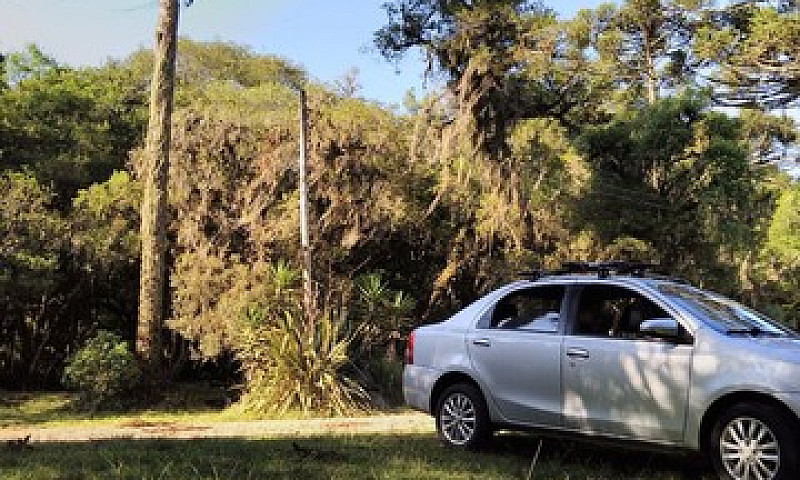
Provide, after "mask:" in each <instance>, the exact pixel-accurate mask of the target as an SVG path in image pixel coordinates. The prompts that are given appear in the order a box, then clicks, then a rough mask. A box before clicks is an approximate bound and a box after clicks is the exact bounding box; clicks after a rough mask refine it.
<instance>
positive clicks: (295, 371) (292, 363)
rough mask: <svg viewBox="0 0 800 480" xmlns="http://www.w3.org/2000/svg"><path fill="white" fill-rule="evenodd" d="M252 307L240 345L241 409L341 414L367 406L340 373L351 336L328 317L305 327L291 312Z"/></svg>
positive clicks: (358, 390)
mask: <svg viewBox="0 0 800 480" xmlns="http://www.w3.org/2000/svg"><path fill="white" fill-rule="evenodd" d="M296 311H298V310H286V309H284V310H279V311H273V312H275V313H269V311H265V310H263V309H259V308H251V309H249V310H248V313H247V315H246V319H245V320H246V321H245V324H246V325H245V327H244V328H243V329H242V337H241V341H240V342H239V348H238V356H239V358H240V359H241V361H242V366H243V368H244V370H245V375H246V381H247V391H246V392H245V395H244V397H243V398H242V406H243V407H244V408H245V409H246V410H250V411H256V412H263V413H283V412H286V411H290V410H300V411H302V412H303V413H309V412H315V413H324V414H344V413H347V412H350V411H353V410H356V409H358V408H359V407H360V406H361V405H363V404H364V403H366V401H367V399H368V395H367V393H366V391H365V390H364V389H363V388H362V387H361V386H360V385H359V384H358V383H357V382H355V381H354V380H352V379H351V378H349V377H347V376H346V375H344V369H345V368H346V367H347V366H348V364H349V359H348V348H349V345H350V343H351V342H352V339H353V337H352V335H343V334H342V332H341V330H340V327H339V323H338V322H337V321H336V320H335V319H334V318H332V317H331V316H330V315H324V316H321V317H320V318H319V319H317V320H316V321H315V322H308V323H305V322H303V321H302V317H301V316H300V315H299V314H297V313H295V312H296Z"/></svg>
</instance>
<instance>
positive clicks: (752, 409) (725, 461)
mask: <svg viewBox="0 0 800 480" xmlns="http://www.w3.org/2000/svg"><path fill="white" fill-rule="evenodd" d="M795 424H796V422H795V421H794V419H793V418H791V417H790V416H789V415H788V414H786V413H784V412H783V411H781V410H780V409H778V408H776V407H774V406H772V405H766V404H758V403H742V404H738V405H735V406H733V407H731V408H730V409H728V411H726V412H725V413H724V414H723V415H722V416H721V417H720V418H719V419H718V420H717V422H716V424H715V425H714V429H713V431H712V434H711V442H709V446H708V450H709V451H708V453H709V455H710V456H711V460H712V462H713V464H714V469H715V470H716V471H717V474H718V475H719V477H720V478H721V479H725V480H790V479H796V478H798V476H797V474H798V468H797V460H796V456H797V453H798V450H797V449H798V446H799V445H800V443H798V436H797V433H796V431H795V429H794V428H793V427H794V425H795Z"/></svg>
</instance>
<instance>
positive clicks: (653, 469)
mask: <svg viewBox="0 0 800 480" xmlns="http://www.w3.org/2000/svg"><path fill="white" fill-rule="evenodd" d="M537 445H538V440H536V439H534V438H532V437H525V436H502V437H500V438H498V439H497V440H496V441H495V442H494V443H493V444H492V445H491V447H490V448H489V449H488V450H487V451H485V452H481V453H473V452H461V451H454V450H450V449H446V448H444V447H442V446H441V445H440V444H439V443H438V442H437V441H436V440H435V439H434V438H432V436H431V435H393V436H388V435H386V436H374V435H361V436H341V437H318V438H296V439H263V440H244V439H204V440H147V441H141V440H139V441H133V440H115V441H102V442H85V443H52V444H34V445H32V446H30V447H29V448H28V447H13V448H12V447H6V448H3V447H2V446H0V478H3V479H23V478H36V479H107V478H116V479H141V478H153V479H165V480H166V479H247V478H252V479H262V478H287V479H294V478H297V479H302V480H317V479H320V480H321V479H347V480H356V479H362V478H402V479H450V478H452V479H466V478H480V479H524V478H526V476H527V473H528V469H529V467H530V462H531V458H532V456H533V452H535V450H536V446H537ZM543 445H544V446H543V448H542V451H541V454H540V456H539V459H538V462H537V464H536V466H535V468H534V469H533V474H532V476H531V478H532V479H559V480H564V479H570V480H577V479H587V480H588V479H593V480H603V479H608V480H611V479H652V480H678V479H681V480H688V479H693V480H695V479H699V478H701V477H703V476H706V477H707V478H710V475H709V473H708V472H706V471H704V470H702V469H698V467H697V465H696V464H695V463H693V462H690V461H688V460H687V459H686V458H685V457H681V456H665V455H657V454H650V453H645V454H639V453H635V452H631V451H629V450H625V451H623V450H616V449H608V448H606V449H601V448H598V447H592V446H588V445H585V444H579V443H573V442H565V441H557V440H544V444H543Z"/></svg>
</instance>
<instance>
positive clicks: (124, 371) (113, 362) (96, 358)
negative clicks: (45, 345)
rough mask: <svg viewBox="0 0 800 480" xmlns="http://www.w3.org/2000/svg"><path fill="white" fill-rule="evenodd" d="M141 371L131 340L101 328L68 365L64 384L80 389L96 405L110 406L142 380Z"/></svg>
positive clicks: (88, 403)
mask: <svg viewBox="0 0 800 480" xmlns="http://www.w3.org/2000/svg"><path fill="white" fill-rule="evenodd" d="M140 379H141V372H140V370H139V365H138V363H137V362H136V357H134V355H133V352H131V350H130V348H128V344H127V343H126V342H125V341H123V340H122V338H121V337H120V336H119V335H116V334H114V333H111V332H107V331H105V330H100V331H98V332H97V334H96V335H95V336H94V337H93V338H91V339H89V340H88V341H87V342H86V345H84V347H83V348H81V349H80V350H78V351H77V352H75V354H73V355H72V356H71V357H70V358H69V360H68V361H67V365H66V367H65V368H64V377H63V381H64V384H65V385H66V386H67V387H69V388H74V389H76V390H78V391H79V392H80V393H81V395H82V400H83V401H84V402H85V403H86V404H87V405H88V406H91V407H93V408H96V407H104V406H109V405H110V404H111V402H113V401H115V400H119V399H120V398H121V397H122V395H124V394H126V393H129V392H131V391H132V390H133V389H134V388H136V387H137V386H138V384H139V380H140Z"/></svg>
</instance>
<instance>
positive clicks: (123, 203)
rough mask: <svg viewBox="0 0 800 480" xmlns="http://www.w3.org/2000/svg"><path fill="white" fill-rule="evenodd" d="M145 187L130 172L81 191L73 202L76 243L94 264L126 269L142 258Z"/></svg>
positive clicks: (72, 217) (73, 234)
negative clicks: (141, 233) (141, 239)
mask: <svg viewBox="0 0 800 480" xmlns="http://www.w3.org/2000/svg"><path fill="white" fill-rule="evenodd" d="M141 198H142V191H141V186H140V185H139V183H138V182H136V181H135V180H134V179H133V178H131V175H130V174H129V173H128V172H114V173H113V174H112V175H111V176H110V177H109V179H108V180H106V181H105V182H103V183H95V184H93V185H92V186H90V187H89V188H87V189H85V190H80V191H79V192H78V194H77V195H76V196H75V198H74V199H73V200H72V212H71V221H72V228H73V232H72V243H73V246H74V248H75V250H77V251H80V252H82V253H83V254H84V256H85V258H86V259H87V261H88V262H89V263H90V264H95V265H100V266H102V267H104V268H106V269H112V268H114V267H116V268H121V267H126V266H128V265H129V264H131V263H133V261H134V259H136V258H138V256H139V235H138V233H139V206H140V205H141Z"/></svg>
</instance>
